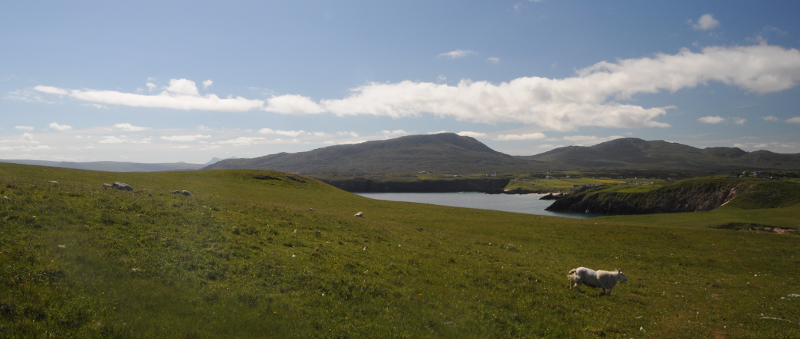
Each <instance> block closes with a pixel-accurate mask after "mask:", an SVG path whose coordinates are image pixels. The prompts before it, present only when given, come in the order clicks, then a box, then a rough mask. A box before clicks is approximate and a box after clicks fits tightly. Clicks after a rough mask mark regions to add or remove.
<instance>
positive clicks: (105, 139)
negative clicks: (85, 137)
mask: <svg viewBox="0 0 800 339" xmlns="http://www.w3.org/2000/svg"><path fill="white" fill-rule="evenodd" d="M125 142H128V140H127V139H124V138H118V137H115V136H105V137H103V140H100V141H98V143H100V144H121V143H125Z"/></svg>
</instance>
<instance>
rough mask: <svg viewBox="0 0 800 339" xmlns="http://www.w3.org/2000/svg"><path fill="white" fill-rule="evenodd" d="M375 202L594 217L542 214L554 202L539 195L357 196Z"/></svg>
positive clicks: (414, 194) (455, 193) (559, 214)
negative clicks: (542, 198)
mask: <svg viewBox="0 0 800 339" xmlns="http://www.w3.org/2000/svg"><path fill="white" fill-rule="evenodd" d="M356 194H358V195H360V196H362V197H366V198H370V199H375V200H388V201H404V202H416V203H421V204H432V205H440V206H451V207H466V208H477V209H484V210H495V211H504V212H515V213H526V214H537V215H549V216H554V217H567V218H577V219H587V218H592V217H597V216H599V215H596V214H580V213H561V212H550V211H545V208H547V207H548V206H550V205H551V204H552V203H553V200H539V198H541V197H542V195H539V194H485V193H479V192H454V193H356Z"/></svg>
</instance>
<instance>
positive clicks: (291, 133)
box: [258, 128, 305, 137]
mask: <svg viewBox="0 0 800 339" xmlns="http://www.w3.org/2000/svg"><path fill="white" fill-rule="evenodd" d="M258 133H261V134H277V135H285V136H288V137H296V136H298V135H301V134H303V133H305V131H303V130H299V131H282V130H273V129H270V128H262V129H260V130H258Z"/></svg>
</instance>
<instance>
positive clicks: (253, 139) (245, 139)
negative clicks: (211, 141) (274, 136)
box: [217, 137, 265, 146]
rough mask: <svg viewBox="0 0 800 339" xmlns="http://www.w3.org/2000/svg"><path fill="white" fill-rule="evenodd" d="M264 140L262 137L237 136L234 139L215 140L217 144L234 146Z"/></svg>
mask: <svg viewBox="0 0 800 339" xmlns="http://www.w3.org/2000/svg"><path fill="white" fill-rule="evenodd" d="M261 140H265V139H264V138H262V137H238V138H236V139H230V140H225V141H220V142H217V143H218V144H222V145H234V146H246V145H252V144H255V143H257V142H258V141H261Z"/></svg>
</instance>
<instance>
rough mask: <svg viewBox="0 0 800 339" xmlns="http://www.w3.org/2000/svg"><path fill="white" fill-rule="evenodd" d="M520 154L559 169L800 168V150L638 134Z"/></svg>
mask: <svg viewBox="0 0 800 339" xmlns="http://www.w3.org/2000/svg"><path fill="white" fill-rule="evenodd" d="M520 158H522V159H527V160H533V161H540V162H545V163H551V164H558V167H559V168H562V169H597V170H607V169H653V170H655V169H659V170H739V169H746V170H747V169H749V170H758V169H763V170H781V169H783V170H787V169H800V154H780V153H773V152H770V151H755V152H745V151H743V150H741V149H739V148H737V147H709V148H705V149H700V148H696V147H692V146H688V145H683V144H679V143H672V142H666V141H661V140H654V141H645V140H642V139H638V138H621V139H616V140H611V141H607V142H604V143H600V144H597V145H594V146H589V147H583V146H568V147H561V148H556V149H554V150H551V151H548V152H545V153H541V154H537V155H533V156H525V157H520Z"/></svg>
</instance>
